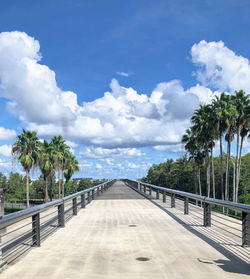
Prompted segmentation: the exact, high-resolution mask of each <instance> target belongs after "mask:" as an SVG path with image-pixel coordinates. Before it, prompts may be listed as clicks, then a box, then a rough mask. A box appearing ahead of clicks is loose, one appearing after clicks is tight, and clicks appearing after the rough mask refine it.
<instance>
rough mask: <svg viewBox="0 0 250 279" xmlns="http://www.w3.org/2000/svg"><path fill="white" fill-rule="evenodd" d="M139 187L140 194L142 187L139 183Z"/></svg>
mask: <svg viewBox="0 0 250 279" xmlns="http://www.w3.org/2000/svg"><path fill="white" fill-rule="evenodd" d="M139 187H140V192H141V191H142V185H141V183H139Z"/></svg>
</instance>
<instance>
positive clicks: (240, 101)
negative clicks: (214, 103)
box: [232, 90, 250, 202]
mask: <svg viewBox="0 0 250 279" xmlns="http://www.w3.org/2000/svg"><path fill="white" fill-rule="evenodd" d="M232 100H233V103H234V105H235V107H236V110H237V113H238V115H237V118H236V135H237V149H236V166H235V187H236V195H235V199H236V200H235V201H236V202H237V200H238V188H239V174H240V164H239V162H240V161H241V158H240V157H241V154H240V152H239V149H240V135H241V133H242V130H243V128H244V126H245V125H246V123H247V121H248V119H249V106H250V95H248V94H246V93H245V92H244V91H243V90H240V91H235V96H232ZM244 137H245V135H244V132H243V140H244ZM242 145H243V141H242Z"/></svg>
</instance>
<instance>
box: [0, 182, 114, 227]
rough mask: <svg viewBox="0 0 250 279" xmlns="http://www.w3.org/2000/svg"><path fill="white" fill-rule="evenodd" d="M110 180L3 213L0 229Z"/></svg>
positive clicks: (0, 218)
mask: <svg viewBox="0 0 250 279" xmlns="http://www.w3.org/2000/svg"><path fill="white" fill-rule="evenodd" d="M110 182H111V181H110V180H109V181H106V182H104V183H101V184H98V185H96V186H93V187H91V188H88V189H85V190H82V191H80V192H77V193H74V194H72V195H69V196H67V197H64V198H62V199H58V200H54V201H51V202H47V203H44V204H41V205H36V206H34V207H31V208H27V209H24V210H21V211H18V212H13V213H10V214H8V215H4V216H2V217H0V230H1V229H4V228H6V227H8V226H10V225H13V224H15V223H17V222H19V221H22V220H24V219H26V218H28V217H31V216H33V215H35V214H38V213H41V212H43V211H45V210H47V209H49V208H51V207H53V206H56V205H57V206H58V205H61V204H63V202H64V201H68V200H72V199H73V198H76V197H79V196H81V195H82V194H84V193H88V192H90V191H92V190H95V189H97V188H99V187H101V186H104V185H105V184H107V183H110Z"/></svg>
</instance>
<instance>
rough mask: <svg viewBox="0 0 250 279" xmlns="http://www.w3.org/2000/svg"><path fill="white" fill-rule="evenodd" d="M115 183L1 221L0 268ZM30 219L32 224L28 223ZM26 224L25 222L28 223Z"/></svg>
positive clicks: (6, 216)
mask: <svg viewBox="0 0 250 279" xmlns="http://www.w3.org/2000/svg"><path fill="white" fill-rule="evenodd" d="M114 182H115V180H110V181H107V182H104V183H101V184H98V185H96V186H94V187H92V188H89V189H86V190H83V191H80V192H77V193H75V194H72V195H70V196H67V197H65V198H62V199H58V200H55V201H51V202H48V203H45V204H41V205H37V206H34V207H32V208H27V209H24V210H22V211H18V212H15V213H11V214H8V215H5V216H3V217H1V218H0V268H1V267H3V266H4V265H6V264H8V263H10V262H12V261H13V260H15V259H16V258H18V257H19V256H20V255H22V254H23V253H25V252H26V251H27V250H29V249H30V248H31V247H34V246H37V247H39V246H40V245H41V241H42V240H43V239H45V238H46V237H48V236H49V235H50V234H51V233H52V232H54V231H55V230H56V229H58V228H59V227H61V228H63V227H64V226H65V223H66V222H67V221H68V220H69V219H70V218H72V217H73V216H75V215H77V212H78V210H79V209H80V208H85V205H86V204H89V203H90V202H91V201H92V200H93V199H94V198H95V197H96V196H99V195H101V194H102V193H103V192H104V191H105V190H107V189H108V188H109V187H110V186H111V185H112V184H113V183H114ZM29 218H31V220H30V219H29ZM27 221H28V222H27Z"/></svg>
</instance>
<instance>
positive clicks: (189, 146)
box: [182, 129, 197, 194]
mask: <svg viewBox="0 0 250 279" xmlns="http://www.w3.org/2000/svg"><path fill="white" fill-rule="evenodd" d="M182 143H185V149H186V150H187V151H188V152H189V153H190V155H191V156H190V159H191V160H192V165H193V179H194V190H195V194H197V179H196V167H195V158H194V153H195V151H196V149H197V147H196V145H197V142H196V140H195V136H194V134H193V132H192V130H191V129H187V130H186V133H185V134H184V135H183V137H182Z"/></svg>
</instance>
